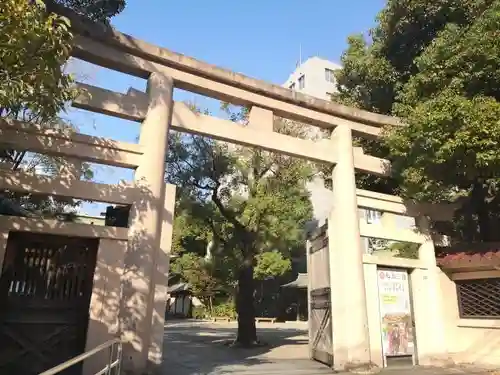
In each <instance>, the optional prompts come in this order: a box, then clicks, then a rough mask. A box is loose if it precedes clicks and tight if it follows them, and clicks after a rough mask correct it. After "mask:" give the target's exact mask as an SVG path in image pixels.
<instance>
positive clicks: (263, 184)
mask: <svg viewBox="0 0 500 375" xmlns="http://www.w3.org/2000/svg"><path fill="white" fill-rule="evenodd" d="M230 115H231V118H233V119H234V120H237V121H239V122H242V121H243V122H244V121H245V119H246V112H245V111H242V112H231V113H230ZM235 126H238V125H236V124H235ZM276 130H277V131H280V132H283V133H287V132H288V133H289V132H296V131H298V127H294V126H292V125H291V124H288V123H286V122H284V121H277V123H276ZM169 146H170V147H169V155H168V160H167V162H168V163H167V165H168V170H167V179H168V181H169V182H170V183H174V184H176V185H177V186H178V187H180V191H179V195H180V197H181V198H180V203H179V208H180V209H181V210H183V212H186V213H188V216H191V217H194V218H196V219H192V220H187V219H182V220H181V219H179V220H181V221H182V222H183V229H182V230H185V234H186V235H185V236H184V233H177V234H175V235H174V238H176V244H177V245H176V246H178V247H181V248H184V249H185V250H187V251H189V250H190V249H189V248H187V246H188V244H189V243H191V244H192V245H193V244H194V243H195V242H196V241H201V242H205V243H207V241H210V240H211V241H213V244H214V246H213V252H212V253H213V257H214V259H218V258H219V259H220V258H222V259H224V260H225V263H224V264H225V268H226V269H227V270H229V271H228V274H232V276H228V280H230V279H231V278H232V280H234V281H236V282H237V296H236V305H237V311H238V323H239V324H238V337H237V342H238V343H240V344H243V345H249V344H251V343H252V342H255V341H257V336H256V329H255V320H254V317H255V310H254V309H255V307H254V304H253V301H254V281H253V280H254V266H255V265H256V264H257V265H260V266H258V267H259V268H258V274H257V275H258V277H263V276H262V275H264V274H266V275H269V276H274V275H277V274H280V273H282V272H285V271H286V269H288V265H287V264H288V263H287V262H286V261H285V259H283V258H289V257H290V255H291V254H293V253H295V252H297V251H299V250H302V249H303V246H304V241H305V232H304V226H305V223H306V222H307V221H308V220H310V218H311V215H312V207H311V204H310V201H309V195H308V192H307V191H306V189H305V182H306V181H307V180H308V179H309V177H310V175H311V169H310V168H309V165H308V164H307V163H305V162H302V161H298V160H295V159H292V158H289V157H287V156H283V155H275V154H272V153H269V152H265V151H261V150H253V149H252V150H250V149H246V148H242V147H237V146H231V145H228V144H225V143H222V142H216V141H213V140H209V139H206V138H203V137H200V136H196V135H183V134H179V133H172V134H171V135H170V139H169ZM195 227H196V229H195ZM177 230H178V229H174V231H177ZM185 246H186V247H185ZM199 246H200V245H197V246H193V247H192V248H193V249H194V248H198V249H199ZM267 252H271V254H270V255H263V254H264V253H267ZM273 252H274V253H273ZM277 255H279V257H277ZM273 257H275V258H276V259H277V260H278V261H279V262H280V264H279V265H277V266H276V267H271V266H270V265H269V264H268V262H269V260H271V259H274V258H273ZM280 257H281V258H280ZM259 262H260V263H259ZM231 265H232V266H231ZM221 268H224V267H221Z"/></svg>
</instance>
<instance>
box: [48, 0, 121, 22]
mask: <svg viewBox="0 0 500 375" xmlns="http://www.w3.org/2000/svg"><path fill="white" fill-rule="evenodd" d="M44 1H45V3H46V4H47V5H48V6H49V8H50V6H51V5H52V4H54V3H55V4H58V5H62V6H64V7H66V8H69V9H71V10H73V11H75V12H76V13H77V14H79V15H81V16H84V17H86V18H88V19H90V20H91V21H100V22H104V23H108V22H109V20H110V19H111V18H113V17H114V16H116V15H118V14H119V13H121V12H122V11H123V9H125V6H126V0H44Z"/></svg>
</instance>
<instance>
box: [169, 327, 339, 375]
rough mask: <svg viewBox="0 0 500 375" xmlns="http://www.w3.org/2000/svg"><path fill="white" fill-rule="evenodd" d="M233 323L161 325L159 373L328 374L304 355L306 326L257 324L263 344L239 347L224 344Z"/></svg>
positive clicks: (328, 370) (233, 331)
mask: <svg viewBox="0 0 500 375" xmlns="http://www.w3.org/2000/svg"><path fill="white" fill-rule="evenodd" d="M235 334H236V324H235V323H234V324H233V323H229V324H215V323H214V324H212V323H209V322H196V321H169V322H168V323H167V325H166V327H165V341H164V354H163V369H164V370H163V374H172V375H199V374H244V375H253V374H262V375H264V374H276V375H277V374H309V375H316V374H327V373H328V374H331V373H332V370H331V369H329V368H328V367H326V366H323V365H321V364H320V363H317V362H313V361H311V360H309V359H308V349H307V345H308V338H307V331H306V326H305V325H304V326H303V328H301V327H298V328H296V327H293V326H292V327H290V328H288V327H286V324H280V325H279V326H278V325H271V324H269V325H266V326H265V327H262V326H259V327H258V336H259V339H260V340H262V341H263V342H265V343H266V344H267V345H266V346H263V347H257V348H251V349H243V348H231V347H228V346H226V345H225V344H226V343H227V341H228V340H231V339H233V338H234V337H235Z"/></svg>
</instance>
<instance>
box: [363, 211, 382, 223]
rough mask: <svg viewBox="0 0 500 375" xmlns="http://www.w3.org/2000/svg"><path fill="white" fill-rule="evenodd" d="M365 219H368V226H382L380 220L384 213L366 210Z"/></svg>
mask: <svg viewBox="0 0 500 375" xmlns="http://www.w3.org/2000/svg"><path fill="white" fill-rule="evenodd" d="M365 217H366V222H367V223H368V224H380V220H381V218H382V212H381V211H375V210H366V211H365Z"/></svg>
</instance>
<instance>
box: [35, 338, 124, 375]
mask: <svg viewBox="0 0 500 375" xmlns="http://www.w3.org/2000/svg"><path fill="white" fill-rule="evenodd" d="M115 348H116V353H115ZM105 349H109V359H108V363H107V365H106V367H104V368H103V369H102V370H100V371H98V372H96V373H95V374H94V375H104V374H105V375H111V374H114V375H119V374H120V367H121V362H122V342H121V340H119V339H113V340H109V341H106V342H105V343H104V344H101V345H99V346H97V347H95V348H94V349H91V350H89V351H88V352H85V353H82V354H80V355H77V356H76V357H73V358H71V359H69V360H67V361H66V362H63V363H61V364H60V365H57V366H55V367H52V368H51V369H49V370H47V371H44V372H41V373H40V374H38V375H54V374H58V373H60V372H61V371H63V370H66V369H67V368H69V367H71V366H74V365H76V364H77V363H79V362H82V361H84V360H86V359H87V358H89V357H92V356H93V355H94V354H97V353H99V352H101V351H103V350H105ZM115 354H116V358H114V355H115ZM113 358H114V359H113ZM112 369H115V371H113V372H112Z"/></svg>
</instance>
